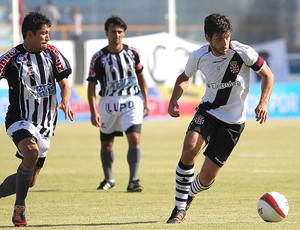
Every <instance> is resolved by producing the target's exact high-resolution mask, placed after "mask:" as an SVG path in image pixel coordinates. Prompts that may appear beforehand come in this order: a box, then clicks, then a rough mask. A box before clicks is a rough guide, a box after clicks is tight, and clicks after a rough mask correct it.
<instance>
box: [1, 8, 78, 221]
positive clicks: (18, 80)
mask: <svg viewBox="0 0 300 230" xmlns="http://www.w3.org/2000/svg"><path fill="white" fill-rule="evenodd" d="M50 27H51V21H50V20H49V19H48V18H47V17H45V16H44V15H42V14H40V13H37V12H31V13H29V14H28V15H27V16H26V17H25V18H24V21H23V23H22V35H23V39H24V43H22V44H20V45H18V46H16V47H14V48H12V49H11V50H10V51H8V52H7V53H5V54H4V55H2V56H1V57H0V78H1V79H2V78H4V79H6V80H7V82H8V87H9V106H8V110H7V114H6V118H5V126H6V130H7V134H8V135H9V136H10V137H11V139H12V141H13V142H14V144H15V145H16V147H17V154H16V156H17V157H19V158H21V159H22V162H21V164H20V166H19V168H18V169H17V172H16V173H15V174H12V175H10V176H8V177H7V178H6V179H5V180H4V181H3V183H2V184H1V185H0V198H2V197H6V196H9V195H12V194H15V193H16V200H15V206H14V213H13V217H12V221H13V224H14V225H15V226H25V225H26V224H27V222H26V218H25V198H26V196H27V193H28V189H29V187H32V186H34V185H35V182H36V179H37V176H38V174H39V172H40V170H41V168H42V167H43V164H44V161H45V159H46V155H47V152H48V150H49V148H50V139H49V138H50V136H53V133H54V129H55V125H56V121H57V112H58V109H62V110H63V112H64V113H65V118H66V119H67V118H70V119H71V120H73V119H74V113H73V111H72V109H71V107H70V99H71V89H70V87H69V84H68V80H67V78H68V76H69V75H70V74H71V68H70V65H69V63H68V61H67V59H66V58H65V57H64V56H63V55H62V54H61V53H60V52H59V51H58V50H57V48H55V47H54V46H53V45H50V44H48V41H49V40H50V34H49V33H50ZM56 82H57V83H58V85H59V87H60V92H61V93H60V94H61V102H60V103H58V102H57V99H56Z"/></svg>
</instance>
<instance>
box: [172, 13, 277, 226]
mask: <svg viewBox="0 0 300 230" xmlns="http://www.w3.org/2000/svg"><path fill="white" fill-rule="evenodd" d="M204 32H205V38H206V40H207V42H208V44H206V45H204V46H202V47H201V48H200V49H198V50H196V51H194V52H193V53H192V54H191V55H190V57H189V59H188V62H187V64H186V67H185V71H184V72H183V73H182V74H180V75H179V77H178V78H177V80H176V83H175V86H174V89H173V93H172V97H171V99H170V102H169V108H168V112H169V114H170V115H171V116H172V117H179V116H180V113H179V105H178V100H179V99H180V97H181V96H182V95H183V93H184V92H185V91H186V90H187V87H188V85H189V82H190V81H191V79H192V76H193V75H194V74H195V73H196V72H197V71H200V72H201V74H202V75H203V76H204V78H205V82H206V91H205V94H204V96H203V97H202V100H201V102H200V104H199V106H198V108H197V110H196V113H195V115H194V118H193V119H192V121H191V123H190V125H189V127H188V131H187V133H186V136H185V140H184V144H183V150H182V154H181V158H180V160H179V163H178V165H177V168H176V194H175V207H174V209H173V211H172V213H171V216H170V218H169V219H168V220H167V223H170V224H172V223H181V222H182V221H184V219H185V218H186V210H188V209H189V207H190V206H191V203H192V201H193V199H194V197H195V196H196V195H197V194H198V193H199V192H201V191H205V190H207V189H209V188H210V187H211V186H212V185H213V183H214V181H215V178H216V176H217V175H218V173H219V171H220V169H221V167H222V166H223V165H224V164H225V162H226V160H227V158H228V157H229V155H230V154H231V152H232V150H233V148H234V146H235V145H236V144H237V142H238V140H239V138H240V135H241V133H242V132H243V130H244V126H245V120H246V100H247V95H248V91H249V85H250V69H253V70H254V71H256V72H257V73H258V74H259V75H260V76H261V77H262V83H261V88H262V92H261V97H260V101H259V103H258V105H257V107H256V108H255V114H256V120H257V121H259V122H260V124H262V123H264V122H266V120H267V117H268V102H269V98H270V95H271V91H272V88H273V84H274V76H273V73H272V71H271V70H270V68H269V66H268V65H267V64H266V62H265V60H264V59H263V58H262V57H260V56H259V55H258V53H257V52H256V51H255V50H254V49H253V48H251V47H250V46H248V45H244V44H242V43H239V42H237V41H231V32H232V25H231V22H230V20H229V19H228V18H227V17H226V16H225V15H223V14H211V15H209V16H208V17H206V19H205V21H204ZM204 148H206V149H205V151H204V153H203V154H204V155H205V159H204V162H203V165H202V168H201V170H200V173H198V174H197V175H196V176H195V178H194V163H195V160H196V158H197V156H198V155H199V152H200V151H201V150H203V149H204Z"/></svg>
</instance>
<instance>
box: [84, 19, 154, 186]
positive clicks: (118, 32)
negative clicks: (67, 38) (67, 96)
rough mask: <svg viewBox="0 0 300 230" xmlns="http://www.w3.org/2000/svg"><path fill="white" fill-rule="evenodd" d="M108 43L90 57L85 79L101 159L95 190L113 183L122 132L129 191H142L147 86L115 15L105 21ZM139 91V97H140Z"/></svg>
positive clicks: (119, 20)
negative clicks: (116, 145) (115, 146)
mask: <svg viewBox="0 0 300 230" xmlns="http://www.w3.org/2000/svg"><path fill="white" fill-rule="evenodd" d="M104 27H105V32H106V36H107V38H108V46H106V47H104V48H102V49H101V50H99V51H98V52H96V53H95V54H94V56H93V57H92V59H91V64H90V72H89V76H88V78H87V81H88V100H89V106H90V111H91V123H92V125H94V126H96V127H100V139H101V151H100V158H101V163H102V168H103V172H104V180H103V181H102V182H101V183H100V185H99V187H98V189H100V190H109V189H111V188H113V187H114V186H115V180H114V177H113V170H112V165H113V161H114V151H113V143H114V137H115V136H122V135H123V132H125V134H126V137H127V141H128V145H129V147H128V152H127V162H128V165H129V182H128V186H127V191H128V192H141V191H142V190H143V187H142V186H141V185H140V183H139V179H138V168H139V162H140V158H141V150H140V135H141V125H142V122H143V117H144V116H147V115H148V113H149V108H150V106H149V101H148V88H147V84H146V80H145V77H144V74H143V66H142V65H141V63H140V58H139V54H138V52H137V50H136V49H134V48H132V47H130V46H128V45H126V44H123V43H122V38H123V37H124V36H125V31H126V29H127V25H126V23H125V22H124V21H123V20H122V19H121V18H120V17H118V16H111V17H109V18H108V19H107V20H106V22H105V24H104ZM98 82H99V83H100V88H101V90H100V92H99V96H100V97H101V98H100V102H99V105H98V106H97V98H96V93H95V88H96V84H97V83H98ZM140 92H141V94H142V97H143V100H142V98H141V97H140V96H139V93H140Z"/></svg>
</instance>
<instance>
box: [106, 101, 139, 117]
mask: <svg viewBox="0 0 300 230" xmlns="http://www.w3.org/2000/svg"><path fill="white" fill-rule="evenodd" d="M133 107H134V103H133V101H128V102H126V103H106V104H105V110H106V112H107V113H109V114H112V113H113V112H125V111H126V110H127V109H131V108H133Z"/></svg>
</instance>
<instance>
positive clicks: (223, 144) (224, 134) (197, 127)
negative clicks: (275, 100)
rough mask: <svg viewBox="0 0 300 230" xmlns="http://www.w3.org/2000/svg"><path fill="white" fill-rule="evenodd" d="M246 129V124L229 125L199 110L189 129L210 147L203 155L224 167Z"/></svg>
mask: <svg viewBox="0 0 300 230" xmlns="http://www.w3.org/2000/svg"><path fill="white" fill-rule="evenodd" d="M244 128H245V123H243V124H228V123H225V122H223V121H221V120H219V119H217V118H215V117H214V116H212V115H210V114H209V113H207V112H206V111H204V110H198V111H197V113H196V114H195V116H194V118H193V120H192V121H191V123H190V125H189V127H188V131H190V130H194V131H196V132H198V133H200V134H201V135H202V136H203V138H205V139H206V140H207V142H208V145H207V147H206V149H205V151H204V152H203V155H205V156H207V157H208V158H209V159H210V160H212V161H213V162H214V163H215V164H216V165H218V166H219V167H222V166H223V165H224V164H225V162H226V160H227V158H228V157H229V156H230V154H231V152H232V150H233V148H234V146H235V145H236V144H237V142H238V140H239V138H240V136H241V133H242V132H243V130H244Z"/></svg>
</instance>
